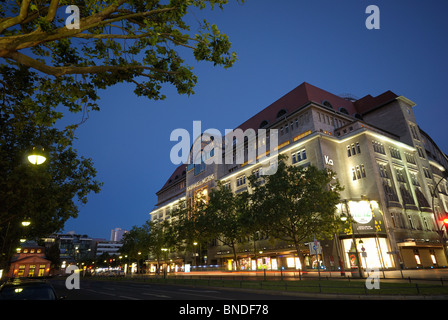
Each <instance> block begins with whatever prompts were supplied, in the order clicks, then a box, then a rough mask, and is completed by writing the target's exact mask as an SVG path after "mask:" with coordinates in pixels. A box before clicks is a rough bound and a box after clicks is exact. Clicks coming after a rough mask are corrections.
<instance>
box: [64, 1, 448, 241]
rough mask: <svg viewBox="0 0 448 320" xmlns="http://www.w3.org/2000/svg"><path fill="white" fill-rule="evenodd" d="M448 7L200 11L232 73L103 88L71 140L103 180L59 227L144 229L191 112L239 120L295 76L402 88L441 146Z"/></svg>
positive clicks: (213, 119)
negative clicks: (138, 88)
mask: <svg viewBox="0 0 448 320" xmlns="http://www.w3.org/2000/svg"><path fill="white" fill-rule="evenodd" d="M231 2H232V1H231ZM371 4H373V5H377V6H378V7H379V8H380V10H381V11H380V12H381V21H380V22H381V25H380V26H381V29H380V30H368V29H367V28H366V27H365V20H366V19H367V17H368V14H366V13H365V10H366V8H367V6H368V5H371ZM447 12H448V2H447V1H443V0H428V1H417V0H416V1H410V0H394V1H383V0H369V1H366V0H341V1H334V0H312V1H311V0H308V1H297V0H276V1H274V0H246V2H245V3H244V4H243V5H239V4H235V3H231V4H229V5H228V6H226V7H225V9H224V11H220V10H219V9H218V10H214V11H212V12H210V11H209V10H207V11H201V12H199V11H196V13H195V18H198V19H202V16H203V15H204V16H205V17H207V19H208V20H209V21H211V22H213V23H216V24H217V25H218V27H219V29H220V30H221V31H222V32H224V33H226V34H228V35H229V37H230V39H231V41H232V50H234V51H236V52H237V54H238V56H239V60H238V62H237V63H236V64H235V65H234V67H233V68H231V69H228V70H224V69H223V68H220V67H213V65H212V64H208V63H199V64H196V63H193V66H194V71H195V73H196V75H197V76H198V77H199V80H198V84H197V86H196V88H195V92H196V93H195V95H193V96H190V97H188V96H179V95H178V94H177V92H176V91H175V90H173V89H172V88H171V87H167V88H166V90H165V92H166V94H167V96H168V97H167V99H166V100H165V101H149V100H147V99H145V98H138V97H136V96H135V95H134V94H133V92H132V88H131V87H127V86H125V85H122V86H116V87H113V88H112V89H109V90H107V91H104V92H102V93H101V96H102V99H101V102H100V107H101V111H100V112H94V113H91V114H90V118H89V120H88V121H87V122H86V123H85V124H83V125H82V126H81V127H80V129H79V130H78V132H77V136H78V140H77V142H76V143H75V147H76V149H77V150H78V151H79V153H80V154H81V155H83V156H85V157H91V158H92V159H93V161H94V163H95V167H96V168H97V170H98V179H99V180H101V181H103V182H104V187H103V189H102V192H101V193H100V194H91V195H90V197H89V202H88V203H87V204H86V205H84V206H81V207H80V213H79V217H78V218H77V219H71V220H69V221H68V222H67V223H66V228H65V231H71V230H73V231H76V232H77V233H80V234H87V235H89V236H90V237H95V238H106V239H109V237H110V231H111V230H112V229H113V228H116V227H120V228H123V229H128V230H129V229H130V228H131V227H132V226H134V225H138V226H139V225H142V224H143V223H144V222H145V221H147V220H148V219H149V212H150V211H151V210H152V209H153V208H154V205H155V204H156V201H157V198H156V195H155V193H156V192H157V191H158V190H159V189H160V188H161V187H162V186H163V184H164V183H165V182H166V180H167V179H168V177H169V176H170V175H171V173H172V171H173V170H174V169H175V166H174V165H173V164H171V162H170V150H171V148H172V147H173V146H174V145H175V142H171V141H170V134H171V132H172V131H173V130H174V129H176V128H185V129H187V130H189V131H190V132H192V124H193V121H194V120H201V121H202V129H203V130H205V129H208V128H216V129H219V130H220V131H221V132H224V130H225V129H232V128H235V127H237V126H238V125H240V124H241V123H242V122H244V121H245V120H246V119H248V118H250V117H251V116H253V115H255V114H256V113H257V112H259V111H260V110H262V109H263V108H265V107H267V106H268V105H269V104H271V103H272V102H274V101H275V100H277V99H278V98H280V97H281V96H282V95H284V94H286V93H287V92H289V91H290V90H292V89H293V88H295V87H297V86H298V85H300V84H301V83H302V82H308V83H310V84H312V85H315V86H317V87H320V88H322V89H324V90H327V91H329V92H332V93H335V94H340V93H352V94H354V95H356V96H358V97H360V98H361V97H363V96H365V95H367V94H371V95H372V96H376V95H378V94H381V93H383V92H384V91H387V90H391V91H393V92H394V93H396V94H398V95H403V96H405V97H407V98H408V99H410V100H412V101H414V102H415V103H416V104H417V106H416V107H415V108H414V112H415V114H416V116H417V121H418V123H419V125H420V126H421V128H422V129H423V130H425V131H426V132H427V133H428V134H429V135H430V136H431V137H432V138H433V139H434V140H435V142H436V143H437V144H438V145H439V147H440V148H441V149H442V150H443V151H445V152H446V153H447V152H448V139H446V137H447V134H446V123H447V121H448V106H447V97H446V94H447V92H448V82H447V75H448V63H447V60H446V58H447V56H448V40H447V39H448V37H447V34H448V33H447V32H448V20H447V19H446V14H447ZM193 21H194V19H193ZM75 118H76V117H75ZM80 118H81V115H79V119H80Z"/></svg>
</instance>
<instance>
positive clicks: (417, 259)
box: [414, 254, 422, 265]
mask: <svg viewBox="0 0 448 320" xmlns="http://www.w3.org/2000/svg"><path fill="white" fill-rule="evenodd" d="M414 257H415V262H417V265H421V264H422V262H421V261H420V256H419V255H418V254H414Z"/></svg>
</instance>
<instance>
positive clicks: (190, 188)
mask: <svg viewBox="0 0 448 320" xmlns="http://www.w3.org/2000/svg"><path fill="white" fill-rule="evenodd" d="M211 180H215V175H214V174H211V175H209V176H207V177H205V178H204V179H202V180H200V181H198V182H196V183H194V184H192V185H191V186H188V187H187V191H190V190H193V189H195V188H196V187H199V186H200V185H203V184H205V183H207V182H209V181H211Z"/></svg>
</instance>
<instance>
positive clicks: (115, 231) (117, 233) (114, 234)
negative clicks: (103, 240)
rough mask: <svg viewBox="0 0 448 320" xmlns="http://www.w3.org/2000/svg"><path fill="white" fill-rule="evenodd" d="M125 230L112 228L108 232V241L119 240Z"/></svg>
mask: <svg viewBox="0 0 448 320" xmlns="http://www.w3.org/2000/svg"><path fill="white" fill-rule="evenodd" d="M126 232H127V230H123V229H121V228H115V229H113V230H112V231H111V233H110V241H116V242H120V241H121V240H122V239H123V236H124V234H125V233H126Z"/></svg>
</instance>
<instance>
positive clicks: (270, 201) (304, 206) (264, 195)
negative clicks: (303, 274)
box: [251, 157, 343, 265]
mask: <svg viewBox="0 0 448 320" xmlns="http://www.w3.org/2000/svg"><path fill="white" fill-rule="evenodd" d="M285 159H286V158H285V157H279V164H278V170H277V173H276V174H274V175H267V176H265V183H264V184H254V185H253V193H252V197H251V198H252V203H254V206H255V207H256V208H257V209H258V210H257V212H258V214H259V217H258V220H264V221H268V222H269V223H268V224H265V225H264V228H265V229H266V231H267V232H268V233H269V235H271V236H272V237H274V238H276V239H280V240H283V241H286V242H289V243H291V244H294V245H295V248H296V250H297V254H298V256H299V257H300V258H302V256H301V254H300V248H299V247H300V244H301V243H303V242H306V241H312V240H313V237H314V236H315V237H316V238H317V239H325V238H330V239H331V238H332V237H333V235H334V233H335V231H336V230H337V228H338V226H339V225H340V224H341V221H340V220H339V219H336V217H335V213H336V205H337V204H338V203H339V202H340V198H339V192H340V191H342V190H343V189H342V187H341V186H340V184H339V182H338V180H337V179H336V176H335V173H334V172H332V171H330V170H327V169H322V170H320V169H318V168H316V167H315V166H312V165H311V166H308V167H301V166H288V165H286V163H285V161H284V160H285ZM302 265H303V259H302Z"/></svg>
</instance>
